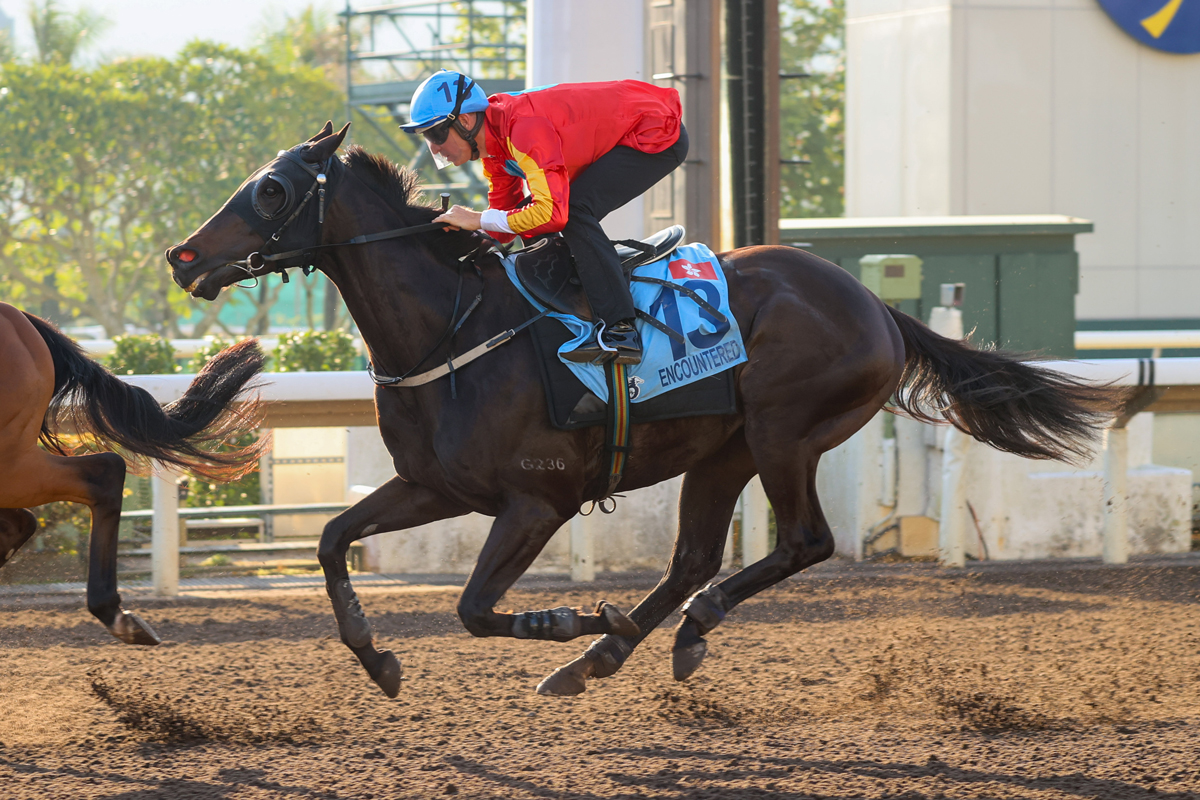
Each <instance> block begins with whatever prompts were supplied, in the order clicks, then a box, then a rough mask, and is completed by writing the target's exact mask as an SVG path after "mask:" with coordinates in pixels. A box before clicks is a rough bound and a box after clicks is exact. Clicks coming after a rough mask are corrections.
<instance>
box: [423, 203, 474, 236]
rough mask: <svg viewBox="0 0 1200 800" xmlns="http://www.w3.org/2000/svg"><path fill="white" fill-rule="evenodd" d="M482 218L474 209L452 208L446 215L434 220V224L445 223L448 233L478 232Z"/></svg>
mask: <svg viewBox="0 0 1200 800" xmlns="http://www.w3.org/2000/svg"><path fill="white" fill-rule="evenodd" d="M480 216H481V215H480V213H479V212H478V211H475V210H473V209H470V208H465V207H463V206H452V207H451V208H450V210H449V211H447V212H446V213H445V214H442V215H441V216H440V217H437V218H436V219H434V222H445V223H446V230H448V231H477V230H479V217H480Z"/></svg>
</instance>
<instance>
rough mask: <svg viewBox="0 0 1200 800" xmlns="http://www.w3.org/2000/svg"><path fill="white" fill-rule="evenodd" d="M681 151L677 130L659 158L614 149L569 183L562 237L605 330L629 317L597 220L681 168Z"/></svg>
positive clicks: (683, 139)
mask: <svg viewBox="0 0 1200 800" xmlns="http://www.w3.org/2000/svg"><path fill="white" fill-rule="evenodd" d="M687 151H688V136H687V131H686V130H685V129H684V127H683V126H682V125H680V126H679V139H678V140H677V141H676V142H675V144H673V145H671V146H670V147H668V148H667V149H666V150H663V151H662V152H661V153H642V152H639V151H637V150H634V149H633V148H632V147H614V148H613V149H612V150H610V151H608V152H607V153H605V154H604V155H603V156H601V157H600V158H599V159H597V160H596V162H595V163H594V164H592V165H591V166H590V167H588V168H587V169H586V170H584V172H583V174H581V175H580V176H579V177H577V178H576V179H575V180H574V182H572V183H571V195H570V198H571V199H570V204H569V211H568V214H567V224H566V226H565V227H564V228H563V230H562V235H563V238H564V239H566V240H567V245H568V246H570V248H571V254H572V255H574V256H575V266H576V269H577V270H578V271H579V280H580V282H581V283H582V284H583V290H584V292H586V293H587V297H588V300H589V301H590V302H591V304H592V311H594V312H595V314H596V316H597V317H599V318H600V319H602V320H604V323H605V325H608V326H611V325H613V324H614V323H617V322H620V321H621V320H623V319H630V318H632V317H633V315H634V311H633V299H632V298H631V297H630V296H629V284H628V283H627V282H626V281H625V275H624V274H623V273H622V271H621V261H620V259H618V258H617V251H616V250H615V249H614V248H613V245H612V243H611V242H609V239H608V235H607V234H605V233H604V229H603V228H601V227H600V220H602V219H604V218H605V217H606V216H608V215H609V214H610V213H611V212H613V211H615V210H616V209H618V208H620V207H621V206H623V205H625V204H626V203H628V202H629V201H630V200H632V199H634V198H635V197H638V196H640V195H642V194H643V193H645V192H646V190H647V189H649V188H650V187H651V186H653V185H654V184H656V183H658V182H659V181H660V180H662V179H663V178H664V177H666V176H667V175H668V174H670V173H671V171H672V170H674V169H675V168H676V167H678V166H679V165H680V164H682V163H683V159H684V157H686V156H687Z"/></svg>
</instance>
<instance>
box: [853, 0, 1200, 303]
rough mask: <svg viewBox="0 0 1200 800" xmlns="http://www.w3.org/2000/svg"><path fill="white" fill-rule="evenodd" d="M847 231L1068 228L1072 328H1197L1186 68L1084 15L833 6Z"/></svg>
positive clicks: (966, 6)
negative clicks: (1074, 287) (1023, 225)
mask: <svg viewBox="0 0 1200 800" xmlns="http://www.w3.org/2000/svg"><path fill="white" fill-rule="evenodd" d="M846 16H847V46H848V53H847V75H846V95H847V97H846V128H847V139H846V209H847V211H846V213H847V216H924V215H939V214H1042V213H1056V214H1069V215H1071V216H1076V217H1083V218H1085V219H1090V220H1093V221H1094V222H1095V225H1096V231H1095V233H1094V234H1092V235H1089V236H1083V237H1080V238H1079V241H1078V248H1079V253H1080V266H1081V284H1080V293H1079V295H1078V297H1077V303H1076V313H1077V316H1078V317H1079V318H1080V319H1085V320H1086V319H1132V318H1143V319H1164V318H1190V319H1200V300H1198V298H1200V225H1198V224H1196V222H1195V221H1196V220H1198V219H1200V55H1176V54H1169V53H1163V52H1159V51H1156V50H1153V49H1151V48H1148V47H1145V46H1143V45H1141V44H1139V43H1138V42H1136V41H1135V40H1134V39H1132V38H1131V37H1129V36H1127V35H1126V34H1125V33H1124V32H1122V31H1121V29H1120V28H1118V27H1117V25H1116V24H1114V23H1113V22H1112V21H1111V20H1109V18H1108V16H1107V15H1106V14H1105V13H1104V11H1103V10H1102V9H1101V8H1100V6H1099V5H1098V4H1097V3H1096V2H1095V0H955V2H951V3H945V2H939V1H938V0H847V14H846Z"/></svg>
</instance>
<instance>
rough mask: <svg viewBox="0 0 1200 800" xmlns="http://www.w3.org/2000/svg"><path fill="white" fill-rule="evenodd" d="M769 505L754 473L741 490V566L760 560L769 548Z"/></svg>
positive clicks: (758, 477) (760, 479)
mask: <svg viewBox="0 0 1200 800" xmlns="http://www.w3.org/2000/svg"><path fill="white" fill-rule="evenodd" d="M769 524H770V506H769V505H768V503H767V493H766V491H764V490H763V485H762V477H761V476H758V475H755V476H754V478H753V479H752V480H751V481H750V483H748V484H746V488H745V489H743V490H742V566H743V567H748V566H750V565H751V564H754V563H756V562H759V561H762V560H763V559H764V558H766V557H767V553H769V552H770V550H771V543H770V539H769V531H768V526H769Z"/></svg>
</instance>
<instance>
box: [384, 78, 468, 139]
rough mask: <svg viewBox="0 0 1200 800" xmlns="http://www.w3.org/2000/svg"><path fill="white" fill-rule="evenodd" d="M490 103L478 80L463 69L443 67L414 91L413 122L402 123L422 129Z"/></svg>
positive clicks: (414, 129) (410, 115)
mask: <svg viewBox="0 0 1200 800" xmlns="http://www.w3.org/2000/svg"><path fill="white" fill-rule="evenodd" d="M487 107H488V100H487V95H486V94H484V93H483V89H481V88H479V84H478V83H476V82H475V81H473V80H471V79H470V78H468V77H467V76H466V75H463V74H462V73H461V72H454V71H452V70H448V69H441V70H438V71H437V72H435V73H433V74H432V75H430V76H429V77H428V78H426V79H425V81H424V82H423V83H422V84H421V85H420V86H418V87H417V91H415V92H413V96H412V101H411V102H410V103H409V106H408V118H409V123H408V124H407V125H401V126H400V130H402V131H405V132H407V133H421V132H423V131H424V130H425V129H426V128H431V127H433V126H434V125H437V124H438V123H439V122H443V121H445V120H447V119H457V118H458V115H459V114H461V113H463V112H466V113H472V112H475V111H485V110H487Z"/></svg>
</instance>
